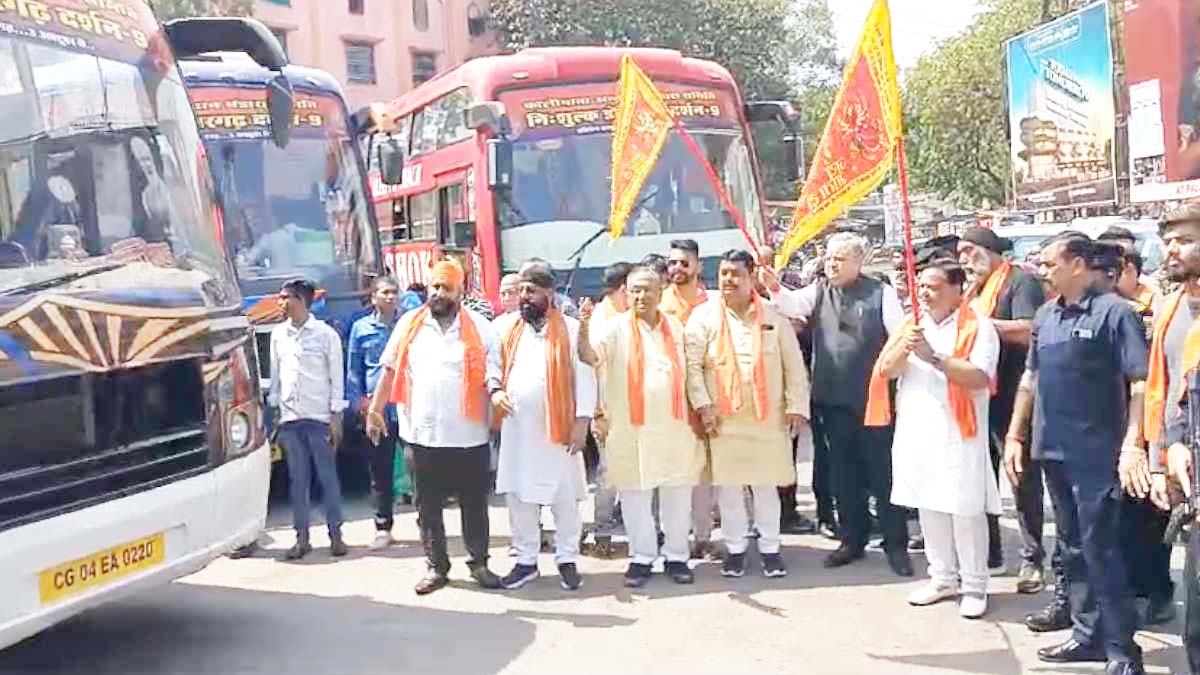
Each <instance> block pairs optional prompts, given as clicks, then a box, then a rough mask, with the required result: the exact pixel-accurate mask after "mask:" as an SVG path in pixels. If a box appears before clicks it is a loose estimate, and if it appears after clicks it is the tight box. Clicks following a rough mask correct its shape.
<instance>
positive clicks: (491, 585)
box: [471, 565, 500, 590]
mask: <svg viewBox="0 0 1200 675" xmlns="http://www.w3.org/2000/svg"><path fill="white" fill-rule="evenodd" d="M471 578H472V579H474V580H475V583H477V584H479V587H480V588H486V589H489V590H495V589H497V588H500V577H498V576H496V573H495V572H493V571H491V570H489V569H488V568H487V566H486V565H476V566H475V567H472V568H471Z"/></svg>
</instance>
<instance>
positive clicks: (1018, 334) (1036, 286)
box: [958, 227, 1046, 593]
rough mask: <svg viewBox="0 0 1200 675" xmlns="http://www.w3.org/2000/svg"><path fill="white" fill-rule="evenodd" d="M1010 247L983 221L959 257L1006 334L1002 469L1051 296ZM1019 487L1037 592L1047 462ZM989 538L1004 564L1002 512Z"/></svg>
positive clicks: (995, 563) (1000, 394)
mask: <svg viewBox="0 0 1200 675" xmlns="http://www.w3.org/2000/svg"><path fill="white" fill-rule="evenodd" d="M1008 248H1009V242H1008V241H1006V240H1005V239H1002V238H1000V237H998V236H996V233H995V232H993V231H992V230H988V229H984V228H982V227H974V228H971V229H969V230H967V231H966V232H964V233H963V236H962V238H961V239H960V240H959V242H958V257H959V262H960V263H962V265H963V267H964V268H966V269H967V271H968V273H969V274H970V277H971V287H970V289H969V290H968V291H967V299H968V300H969V301H970V302H971V305H972V306H973V307H974V308H975V311H976V312H979V313H981V314H984V315H986V316H987V317H988V318H990V319H991V320H992V325H993V326H995V327H996V332H998V333H999V334H1000V363H999V365H998V366H997V368H996V386H995V387H994V389H993V395H992V401H991V405H990V407H989V410H988V426H989V427H990V428H989V434H988V437H989V441H990V443H989V447H990V448H991V451H992V464H993V466H994V467H995V469H996V471H997V472H999V470H1000V458H1001V456H1002V455H1003V453H1004V441H1003V438H1004V435H1005V432H1007V431H1008V425H1009V422H1010V421H1011V419H1012V410H1013V401H1014V400H1015V399H1016V397H1017V385H1018V384H1019V383H1020V381H1021V373H1023V372H1024V371H1025V356H1026V352H1027V350H1028V348H1029V334H1030V331H1031V330H1032V329H1033V316H1034V314H1035V313H1036V312H1037V310H1038V308H1039V307H1041V306H1042V304H1043V303H1045V302H1046V296H1045V294H1044V293H1043V292H1042V286H1041V283H1040V282H1038V280H1037V279H1034V278H1033V277H1032V276H1031V275H1029V274H1027V273H1026V272H1025V271H1024V270H1022V269H1021V268H1020V267H1018V266H1015V265H1012V264H1011V263H1009V262H1008V261H1007V260H1005V259H1004V257H1003V254H1004V252H1005V251H1007V250H1008ZM997 478H999V476H997ZM1013 493H1014V494H1015V495H1016V502H1017V516H1018V522H1019V523H1020V527H1021V540H1022V547H1021V569H1020V571H1019V572H1018V574H1017V591H1018V592H1020V593H1037V592H1039V591H1041V590H1042V588H1044V587H1045V582H1044V579H1043V572H1042V565H1043V563H1044V562H1045V558H1046V550H1045V548H1044V547H1043V546H1042V524H1043V520H1044V514H1043V513H1042V472H1041V467H1040V466H1030V467H1027V469H1026V471H1025V473H1024V474H1023V475H1022V477H1021V480H1020V482H1019V483H1018V484H1017V485H1014V486H1013ZM988 544H989V547H988V568H989V569H992V570H996V569H998V568H1003V567H1004V548H1003V545H1002V541H1001V538H1000V522H999V518H998V517H997V516H989V517H988Z"/></svg>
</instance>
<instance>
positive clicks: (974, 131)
mask: <svg viewBox="0 0 1200 675" xmlns="http://www.w3.org/2000/svg"><path fill="white" fill-rule="evenodd" d="M1041 13H1042V2H1041V0H990V2H988V3H987V5H986V9H985V11H984V12H983V13H982V14H980V16H979V18H978V19H977V20H976V21H975V23H974V24H973V25H971V26H970V27H969V28H967V29H966V30H965V31H964V32H963V33H962V34H960V35H958V36H957V37H954V38H951V39H949V40H946V41H944V42H942V43H941V44H939V45H938V46H937V48H936V50H935V51H933V52H932V53H930V54H928V55H927V56H925V57H922V58H921V59H920V61H918V62H917V65H916V66H915V67H914V68H913V69H912V70H910V71H909V72H907V73H906V74H905V78H904V83H903V87H904V90H903V98H904V113H905V125H906V132H907V133H906V140H907V145H906V149H907V150H908V162H909V170H910V177H911V182H912V188H913V189H914V190H918V191H927V192H932V193H935V194H937V195H939V196H941V197H943V198H947V199H953V200H955V201H957V202H959V203H961V204H963V205H970V206H979V205H980V204H981V202H982V201H983V200H984V199H988V200H990V201H991V202H992V203H993V204H995V205H999V204H1004V203H1005V196H1006V194H1007V191H1008V188H1009V186H1010V185H1011V178H1010V177H1011V171H1012V168H1011V160H1010V158H1009V138H1008V113H1007V75H1006V73H1005V66H1004V62H1005V58H1004V42H1005V40H1007V39H1008V38H1010V37H1013V36H1014V35H1016V34H1018V33H1021V32H1024V31H1025V30H1028V29H1029V28H1031V27H1033V26H1034V25H1036V24H1037V23H1038V22H1039V20H1040V19H1041Z"/></svg>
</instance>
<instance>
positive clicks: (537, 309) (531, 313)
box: [521, 302, 549, 323]
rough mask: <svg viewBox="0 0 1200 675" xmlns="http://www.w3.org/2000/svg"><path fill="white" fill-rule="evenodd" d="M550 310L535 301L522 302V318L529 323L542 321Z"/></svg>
mask: <svg viewBox="0 0 1200 675" xmlns="http://www.w3.org/2000/svg"><path fill="white" fill-rule="evenodd" d="M548 311H549V309H548V308H546V307H543V306H541V305H539V304H536V303H533V302H522V303H521V318H522V319H525V321H526V322H527V323H541V322H542V320H543V319H545V318H546V314H547V312H548Z"/></svg>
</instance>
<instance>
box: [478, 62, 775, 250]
mask: <svg viewBox="0 0 1200 675" xmlns="http://www.w3.org/2000/svg"><path fill="white" fill-rule="evenodd" d="M657 84H659V85H660V89H661V90H662V92H663V96H664V99H665V101H666V103H667V106H668V107H669V108H670V109H671V112H672V114H673V115H674V116H675V117H676V119H678V120H680V121H681V122H682V123H683V124H684V125H685V127H686V129H687V130H688V135H689V136H690V137H691V138H692V139H693V140H694V141H695V144H696V146H697V147H698V149H699V151H700V153H701V154H703V156H704V157H705V159H706V160H707V162H708V164H709V165H710V166H711V167H712V168H713V170H714V171H715V172H716V174H717V176H718V177H719V178H720V180H721V183H722V185H723V187H724V189H725V191H726V193H727V194H728V195H729V197H730V201H731V202H732V203H733V205H734V207H735V208H736V209H737V210H738V212H739V214H740V215H741V216H742V218H743V219H744V220H745V223H746V225H747V227H748V228H750V230H751V231H752V232H759V233H761V232H762V229H763V223H762V210H761V206H760V204H759V191H758V187H757V180H756V177H755V173H754V166H753V161H752V157H751V152H750V148H749V145H748V144H747V140H746V138H745V137H744V134H743V126H742V124H741V119H742V118H741V111H740V109H739V107H738V105H737V103H736V98H735V96H734V95H733V94H732V92H729V91H725V90H722V89H714V88H705V87H700V86H695V85H690V84H679V83H673V82H669V81H663V82H659V83H657ZM500 100H501V102H503V103H504V106H505V109H506V110H507V111H508V113H509V118H510V120H511V122H512V126H513V142H512V147H513V173H512V189H511V190H506V191H503V192H500V193H498V198H497V200H496V206H497V214H498V221H499V226H500V229H501V241H502V246H501V251H502V254H503V260H502V261H501V262H502V266H503V267H504V268H505V269H508V268H515V266H516V265H519V263H520V260H522V259H523V258H524V257H528V256H531V255H539V256H543V257H545V258H547V259H548V260H550V261H551V262H553V263H554V264H567V265H570V264H572V262H573V261H572V254H573V252H574V251H576V250H580V247H581V246H583V245H584V244H585V242H590V241H594V240H595V239H596V237H595V233H596V232H598V231H600V230H601V229H603V228H605V227H606V226H607V222H608V214H609V202H610V177H609V176H610V173H611V170H612V169H611V166H610V164H611V148H612V138H613V133H612V121H613V118H614V117H615V106H616V104H617V96H616V83H615V82H604V83H594V84H577V85H565V86H564V85H555V86H547V87H533V88H526V89H516V90H511V91H507V92H501V94H500ZM679 237H688V238H695V239H698V240H701V246H702V247H703V248H704V249H705V250H708V251H719V250H724V249H726V248H730V247H732V246H736V245H740V242H741V235H740V233H738V231H737V229H736V221H735V219H734V217H733V215H732V214H731V213H730V212H729V209H728V208H726V207H725V205H724V204H723V203H722V200H721V199H720V197H719V196H718V194H717V191H716V189H715V188H714V186H713V183H712V180H711V179H710V178H709V175H708V171H707V169H706V168H705V167H704V164H703V163H702V162H701V161H700V160H699V159H698V158H697V157H696V155H695V154H694V153H693V151H692V149H691V148H689V147H688V144H687V143H686V141H685V139H684V138H683V137H682V135H681V133H680V132H679V131H677V130H673V131H672V132H671V134H670V135H669V136H668V138H667V142H666V144H665V145H664V146H663V150H662V153H661V154H660V155H659V157H658V160H657V161H656V162H655V164H654V168H653V169H652V170H651V171H650V173H649V175H648V176H647V178H646V182H645V185H644V186H643V188H642V193H641V195H640V197H639V199H638V201H637V203H636V205H635V207H634V208H633V210H632V211H631V212H630V214H629V220H628V222H627V224H626V227H625V232H624V235H623V236H622V237H621V239H620V240H619V241H617V242H614V243H613V244H612V245H611V246H604V247H599V246H591V247H584V248H586V254H582V253H581V255H583V257H582V258H581V261H582V263H583V265H584V266H585V267H603V266H604V265H605V264H608V263H609V262H611V260H610V258H611V259H613V260H615V259H619V258H621V257H622V256H624V257H629V256H635V255H636V256H640V254H641V252H643V249H644V250H658V249H660V248H663V247H665V246H666V242H667V241H669V240H670V239H672V238H679ZM655 238H657V239H655ZM660 240H662V241H660ZM547 242H551V243H549V244H548V243H547Z"/></svg>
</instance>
